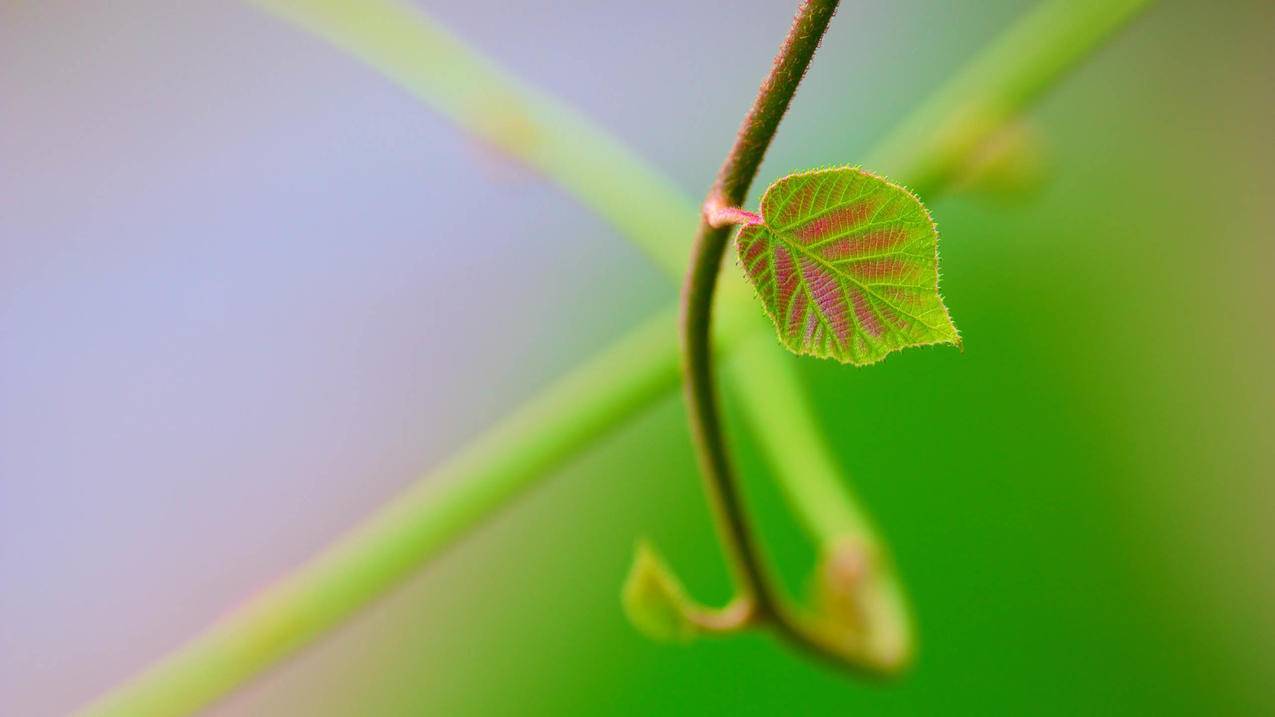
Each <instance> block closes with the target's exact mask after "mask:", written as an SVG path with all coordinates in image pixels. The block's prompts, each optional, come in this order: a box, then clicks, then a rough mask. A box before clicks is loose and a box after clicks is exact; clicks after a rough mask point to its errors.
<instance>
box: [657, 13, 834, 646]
mask: <svg viewBox="0 0 1275 717" xmlns="http://www.w3.org/2000/svg"><path fill="white" fill-rule="evenodd" d="M836 9H837V0H805V2H803V3H802V5H801V8H800V9H799V10H798V12H797V17H796V18H795V20H794V21H793V25H792V28H791V29H790V30H789V32H788V37H787V38H786V39H785V40H784V43H783V45H782V46H781V47H780V49H779V54H778V55H777V56H776V57H775V63H774V65H773V66H772V67H771V70H770V74H769V75H767V77H766V79H765V81H763V82H762V85H761V89H760V90H759V91H758V93H757V99H756V100H754V102H753V106H752V108H751V109H750V110H749V111H748V115H747V116H746V117H745V118H744V122H743V125H742V126H741V127H740V130H739V135H738V136H737V137H736V139H735V144H734V146H733V147H731V150H730V153H729V154H728V155H727V156H726V161H725V162H723V163H722V168H721V170H720V171H719V172H718V174H717V181H716V182H715V184H714V185H713V188H712V189H711V190H710V191H709V194H708V198H707V199H706V200H705V208H706V211H705V218H704V221H703V222H702V223H701V225H700V230H699V234H698V236H697V237H696V239H695V245H694V247H693V249H692V252H691V265H690V267H689V269H688V270H687V273H686V282H685V284H684V285H683V288H682V355H683V369H682V381H683V385H684V387H685V394H686V404H687V410H688V412H689V414H690V422H691V435H692V437H693V439H694V441H695V447H696V451H697V454H698V456H699V464H700V471H701V472H702V473H703V475H704V480H705V485H706V488H707V491H708V496H709V502H710V503H711V504H712V506H713V514H714V518H715V520H716V522H717V529H718V533H719V537H720V538H721V541H722V546H723V549H724V551H725V553H726V556H727V561H728V563H729V564H730V567H731V571H732V573H733V574H734V576H735V585H736V590H738V591H739V593H740V598H741V599H744V600H752V601H753V602H754V603H755V609H756V611H757V614H758V617H759V618H760V619H762V620H771V621H774V622H776V623H779V624H782V623H783V621H784V617H783V612H784V610H783V608H782V606H781V600H782V597H781V595H780V594H779V591H778V590H777V589H776V588H775V586H774V584H773V582H772V580H771V579H770V577H769V576H768V573H767V570H766V568H765V565H764V564H763V562H764V561H763V558H762V555H761V550H760V546H759V540H758V538H757V536H756V535H755V533H754V532H753V530H752V529H751V527H750V525H749V520H748V517H747V514H746V511H745V508H744V505H743V501H742V498H741V495H740V487H739V481H738V479H737V477H736V476H735V473H734V469H733V468H732V466H731V460H730V451H729V449H728V446H727V444H726V439H725V437H724V432H723V430H722V425H721V412H720V410H719V408H718V403H717V394H716V388H715V386H714V383H713V381H714V379H713V375H714V367H713V354H712V332H711V328H712V307H713V295H714V293H715V292H716V289H717V275H718V273H719V269H720V267H721V263H722V254H723V252H724V251H725V248H726V243H727V239H728V238H729V236H730V229H731V227H730V225H725V226H714V223H713V221H712V219H713V218H715V215H717V214H718V213H720V211H721V210H722V208H723V207H735V206H738V205H740V204H742V203H743V201H744V197H745V195H746V194H747V193H748V187H749V185H751V184H752V181H753V178H754V177H755V176H756V174H757V169H758V167H760V166H761V161H762V158H763V157H764V156H765V154H766V150H767V149H768V148H769V147H770V143H771V140H772V139H773V138H774V136H775V131H776V130H777V129H778V128H779V122H780V120H781V119H783V116H784V113H785V112H787V111H788V105H789V103H790V102H791V101H792V98H793V95H795V94H796V92H797V87H798V85H800V84H801V80H802V77H804V76H805V74H806V68H807V67H809V65H810V60H811V59H812V58H813V57H814V54H815V50H816V49H817V48H818V47H819V42H820V40H821V39H823V35H824V32H825V31H826V30H827V29H828V23H829V22H830V21H831V20H832V16H833V14H834V13H835V12H836ZM791 634H793V635H794V636H798V637H799V635H798V633H795V632H793V633H791Z"/></svg>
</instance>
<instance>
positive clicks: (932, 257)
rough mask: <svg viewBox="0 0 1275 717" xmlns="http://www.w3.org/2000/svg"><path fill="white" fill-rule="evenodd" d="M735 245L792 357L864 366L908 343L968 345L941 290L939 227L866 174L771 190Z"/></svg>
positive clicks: (825, 173) (853, 171) (850, 172)
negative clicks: (757, 217)
mask: <svg viewBox="0 0 1275 717" xmlns="http://www.w3.org/2000/svg"><path fill="white" fill-rule="evenodd" d="M761 217H762V222H761V223H760V224H750V225H747V226H745V227H744V228H743V229H742V230H740V233H739V238H738V240H737V242H736V247H737V249H738V250H739V260H740V262H741V263H742V264H743V267H744V271H745V273H746V274H747V275H748V278H749V280H750V281H752V283H753V287H754V288H755V289H756V290H757V295H758V296H759V297H760V298H761V300H762V304H763V305H764V306H765V308H766V313H767V314H768V315H769V316H770V318H771V320H772V321H774V323H775V328H776V329H777V330H778V332H779V340H780V341H781V342H782V343H783V344H784V346H786V347H788V349H789V350H790V351H792V352H793V353H797V354H808V355H811V356H818V357H821V358H834V359H836V360H838V361H840V362H842V363H852V364H855V365H859V366H863V365H867V364H871V363H876V362H877V361H880V360H881V359H883V358H885V357H886V355H887V354H889V353H891V352H893V351H897V350H899V349H903V348H907V347H909V346H923V345H927V344H955V345H957V346H959V345H960V341H961V340H960V335H959V334H958V333H957V331H956V326H954V325H953V324H952V319H951V317H950V316H949V315H948V313H947V307H946V306H944V305H943V299H942V298H941V297H940V296H939V292H938V230H937V229H936V228H935V226H934V220H933V219H931V218H930V213H929V212H928V211H926V209H925V206H924V205H922V204H921V201H920V200H919V199H917V198H916V196H915V195H914V194H912V193H911V192H909V191H908V190H906V189H904V188H903V187H900V186H898V185H896V184H892V183H890V182H887V181H886V180H884V179H882V178H880V177H877V176H876V175H873V174H869V173H868V172H865V171H863V170H861V169H858V168H853V167H839V168H835V169H817V170H813V171H810V172H802V173H800V174H793V175H789V176H787V177H784V178H783V179H780V180H779V181H777V182H775V183H774V184H772V185H770V187H769V188H768V189H767V190H766V193H765V195H763V196H762V199H761Z"/></svg>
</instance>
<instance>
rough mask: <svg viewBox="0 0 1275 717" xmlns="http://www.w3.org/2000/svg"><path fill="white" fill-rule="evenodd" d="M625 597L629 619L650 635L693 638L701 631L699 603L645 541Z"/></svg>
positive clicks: (680, 639) (666, 638)
mask: <svg viewBox="0 0 1275 717" xmlns="http://www.w3.org/2000/svg"><path fill="white" fill-rule="evenodd" d="M622 597H623V602H624V612H625V614H626V615H628V617H629V621H630V622H632V623H633V625H634V627H636V628H637V629H638V630H640V631H641V632H642V633H643V634H645V635H646V636H647V637H650V638H652V639H655V640H662V641H665V642H690V641H691V640H693V639H695V637H696V635H697V634H698V633H699V627H698V626H697V625H696V623H695V621H694V620H693V619H692V617H691V615H692V613H693V611H694V610H695V609H696V608H695V605H694V604H693V603H692V601H691V600H690V598H688V597H687V596H686V590H685V589H684V588H683V587H682V583H681V581H679V580H678V579H677V576H675V575H674V574H673V572H672V571H671V570H669V568H668V566H667V565H665V564H664V561H663V560H661V559H660V556H659V555H658V554H657V553H656V552H655V550H654V548H652V547H651V546H650V545H648V544H647V543H646V542H645V541H644V542H642V543H639V544H638V549H637V555H636V556H634V559H633V566H632V567H631V568H629V577H628V579H626V580H625V582H624V591H623V595H622Z"/></svg>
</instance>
